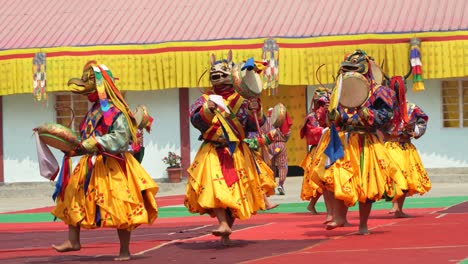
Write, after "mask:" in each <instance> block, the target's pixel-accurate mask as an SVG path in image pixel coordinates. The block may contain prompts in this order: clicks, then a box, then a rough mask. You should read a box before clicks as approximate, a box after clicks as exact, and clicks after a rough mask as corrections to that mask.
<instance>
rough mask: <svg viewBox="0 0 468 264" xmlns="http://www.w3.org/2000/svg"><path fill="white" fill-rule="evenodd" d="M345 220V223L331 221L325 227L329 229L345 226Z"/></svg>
mask: <svg viewBox="0 0 468 264" xmlns="http://www.w3.org/2000/svg"><path fill="white" fill-rule="evenodd" d="M344 224H345V223H344V222H343V223H338V222H335V221H331V222H329V223H328V224H327V227H325V229H327V230H333V229H335V228H337V227H343V226H344Z"/></svg>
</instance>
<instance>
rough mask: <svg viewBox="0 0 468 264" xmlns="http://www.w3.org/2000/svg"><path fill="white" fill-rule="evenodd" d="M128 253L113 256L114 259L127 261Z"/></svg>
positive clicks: (128, 258)
mask: <svg viewBox="0 0 468 264" xmlns="http://www.w3.org/2000/svg"><path fill="white" fill-rule="evenodd" d="M130 259H131V257H130V254H128V255H127V254H120V255H119V256H118V257H116V258H114V261H128V260H130Z"/></svg>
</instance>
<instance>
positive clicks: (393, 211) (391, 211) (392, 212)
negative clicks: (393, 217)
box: [388, 209, 396, 214]
mask: <svg viewBox="0 0 468 264" xmlns="http://www.w3.org/2000/svg"><path fill="white" fill-rule="evenodd" d="M394 213H396V210H395V209H392V210H390V211H388V214H394Z"/></svg>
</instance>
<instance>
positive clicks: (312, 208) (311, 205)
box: [307, 193, 321, 215]
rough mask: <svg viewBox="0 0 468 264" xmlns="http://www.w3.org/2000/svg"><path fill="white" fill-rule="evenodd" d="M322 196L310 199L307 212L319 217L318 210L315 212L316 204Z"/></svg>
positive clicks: (318, 195)
mask: <svg viewBox="0 0 468 264" xmlns="http://www.w3.org/2000/svg"><path fill="white" fill-rule="evenodd" d="M320 196H321V194H320V193H318V194H317V195H316V196H315V197H312V198H310V202H309V205H307V210H309V212H311V213H312V214H313V215H318V212H317V210H315V204H316V203H317V200H318V199H319V198H320Z"/></svg>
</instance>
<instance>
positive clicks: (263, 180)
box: [252, 151, 277, 197]
mask: <svg viewBox="0 0 468 264" xmlns="http://www.w3.org/2000/svg"><path fill="white" fill-rule="evenodd" d="M252 154H253V157H254V160H255V164H256V165H257V172H258V174H259V175H258V176H259V177H260V185H261V187H262V190H263V193H264V194H265V195H266V196H268V197H269V196H271V195H273V194H275V188H276V186H277V184H276V181H275V173H274V172H273V170H272V169H271V168H270V166H268V164H267V163H266V162H265V160H264V158H263V157H262V153H261V152H260V151H252Z"/></svg>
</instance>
